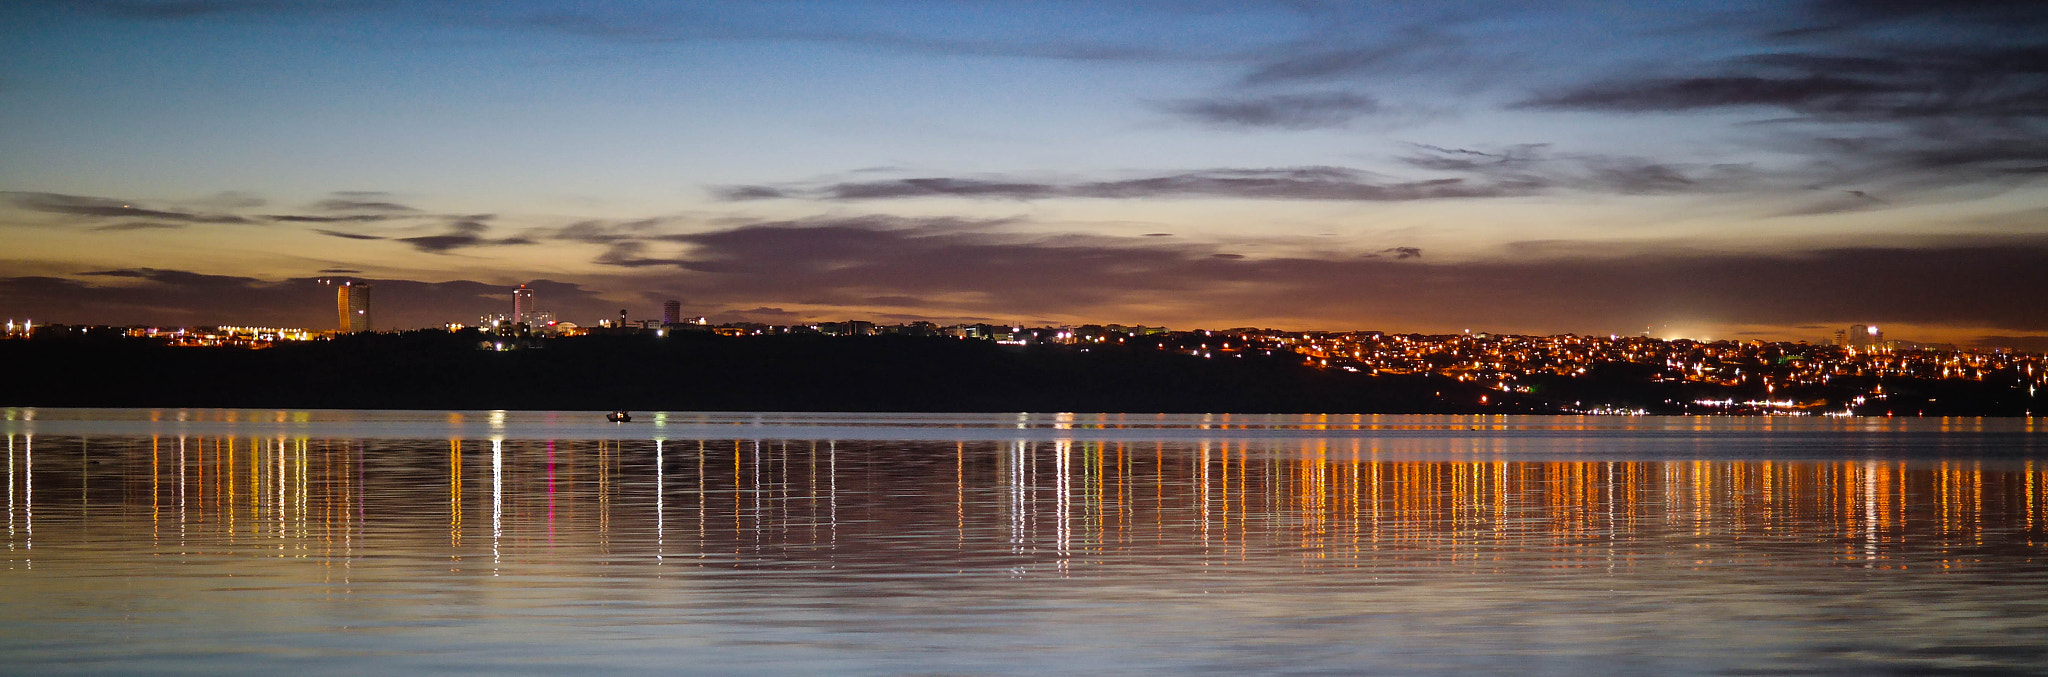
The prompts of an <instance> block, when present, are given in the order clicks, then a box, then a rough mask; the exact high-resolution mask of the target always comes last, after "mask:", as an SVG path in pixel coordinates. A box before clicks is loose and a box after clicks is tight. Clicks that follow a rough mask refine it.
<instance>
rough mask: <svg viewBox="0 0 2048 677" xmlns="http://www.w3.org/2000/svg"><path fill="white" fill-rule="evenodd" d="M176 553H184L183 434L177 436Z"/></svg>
mask: <svg viewBox="0 0 2048 677" xmlns="http://www.w3.org/2000/svg"><path fill="white" fill-rule="evenodd" d="M178 554H180V555H182V554H185V436H183V435H179V436H178Z"/></svg>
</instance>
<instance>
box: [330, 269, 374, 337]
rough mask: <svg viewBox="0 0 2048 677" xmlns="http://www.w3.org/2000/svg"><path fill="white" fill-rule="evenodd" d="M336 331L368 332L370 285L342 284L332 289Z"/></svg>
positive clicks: (346, 332)
mask: <svg viewBox="0 0 2048 677" xmlns="http://www.w3.org/2000/svg"><path fill="white" fill-rule="evenodd" d="M334 309H335V311H336V314H337V318H336V320H337V321H336V327H335V328H336V329H339V330H340V331H341V333H344V334H353V333H356V332H359V331H369V330H370V285H367V284H356V283H354V282H343V283H341V284H338V285H335V287H334Z"/></svg>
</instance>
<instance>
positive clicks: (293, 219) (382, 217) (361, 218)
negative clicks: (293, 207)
mask: <svg viewBox="0 0 2048 677" xmlns="http://www.w3.org/2000/svg"><path fill="white" fill-rule="evenodd" d="M263 218H266V219H270V220H272V221H279V222H283V223H374V222H377V221H388V220H391V219H395V218H400V217H399V216H397V215H393V214H347V215H342V216H311V215H306V214H265V215H264V216H263Z"/></svg>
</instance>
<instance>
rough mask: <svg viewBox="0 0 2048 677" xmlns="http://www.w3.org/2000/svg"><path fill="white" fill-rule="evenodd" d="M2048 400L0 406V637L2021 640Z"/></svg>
mask: <svg viewBox="0 0 2048 677" xmlns="http://www.w3.org/2000/svg"><path fill="white" fill-rule="evenodd" d="M2044 432H2048V419H1917V418H1916V419H1853V418H1808V417H1798V418H1793V417H1772V418H1662V417H1511V416H1509V417H1503V416H1349V415H1346V416H1336V415H1329V416H1230V415H1114V414H1111V415H1094V414H902V415H877V414H789V413H773V414H771V413H685V412H665V413H642V414H639V415H637V416H636V421H635V422H633V423H627V424H612V423H607V422H605V421H604V420H603V412H418V411H403V412H395V411H394V412H361V411H268V410H176V409H163V410H151V409H112V410H104V409H103V410H90V409H0V433H4V434H5V436H6V438H7V447H6V449H7V451H6V453H7V461H6V473H7V492H6V493H7V497H6V500H7V515H6V527H5V531H6V549H5V553H4V568H0V660H4V665H5V666H6V667H5V671H6V672H22V673H38V674H54V673H67V672H91V673H105V672H148V673H223V672H227V673H256V672H263V673H271V672H292V673H349V674H361V673H376V672H393V671H435V672H479V673H494V674H495V673H559V672H563V671H567V670H573V669H593V668H594V669H602V670H607V671H613V672H633V673H665V674H673V673H683V674H791V673H836V674H906V673H907V674H1020V673H1028V674H1042V673H1055V674H1074V673H1133V672H1167V673H1190V672H1199V673H1246V672H1249V673H1288V674H1362V673H1371V674H1437V673H1448V672H1456V673H1489V674H1500V673H1512V674H1572V675H1579V674H1589V673H1593V674H1606V673H1635V674H1644V673H1654V674H1727V673H1770V674H1784V673H1823V674H1837V673H1854V674H1869V673H1910V674H1927V673H1937V674H1939V673H1970V674H2010V673H2037V674H2038V673H2042V672H2044V671H2048V668H2044V666H2048V443H2044V442H2048V435H2044Z"/></svg>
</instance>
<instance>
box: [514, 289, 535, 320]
mask: <svg viewBox="0 0 2048 677" xmlns="http://www.w3.org/2000/svg"><path fill="white" fill-rule="evenodd" d="M533 311H534V307H533V290H531V289H527V288H526V285H523V284H522V285H519V288H518V289H514V290H512V321H513V322H526V323H529V324H530V323H532V322H533V320H532V318H530V317H528V316H529V315H532V314H533Z"/></svg>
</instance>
